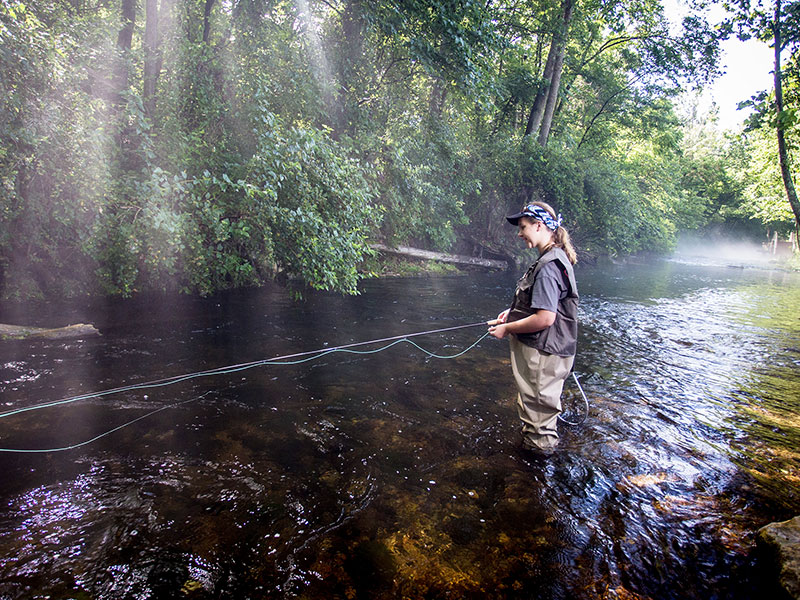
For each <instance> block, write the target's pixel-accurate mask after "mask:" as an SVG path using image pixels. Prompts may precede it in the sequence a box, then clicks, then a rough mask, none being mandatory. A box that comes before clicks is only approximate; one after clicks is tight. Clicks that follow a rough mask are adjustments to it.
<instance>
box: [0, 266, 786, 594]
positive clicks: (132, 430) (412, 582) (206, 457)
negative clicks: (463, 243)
mask: <svg viewBox="0 0 800 600" xmlns="http://www.w3.org/2000/svg"><path fill="white" fill-rule="evenodd" d="M576 273H577V277H578V283H579V287H580V292H581V296H582V298H581V307H580V319H581V330H580V339H579V351H578V357H577V360H576V366H575V371H576V374H577V376H578V377H579V380H580V382H581V384H582V386H583V389H584V391H585V392H586V395H587V397H588V400H589V404H590V406H589V411H588V415H586V420H585V421H584V422H582V423H580V424H578V425H567V424H564V423H562V424H561V425H560V433H561V444H560V446H559V448H558V450H557V451H556V453H555V454H553V455H551V456H547V457H540V456H535V455H531V454H529V453H527V452H526V451H524V450H522V449H521V448H520V444H519V442H520V438H519V424H518V419H517V416H516V409H515V405H514V402H515V389H514V384H513V380H512V378H511V373H510V365H509V357H508V344H507V342H506V341H500V340H495V339H493V338H491V337H487V338H484V339H480V338H481V336H483V335H484V333H485V327H481V326H478V327H472V328H464V329H459V330H453V331H447V332H444V333H437V334H430V335H426V336H419V337H415V338H413V340H414V342H415V343H417V344H419V345H420V346H422V347H424V348H426V349H427V350H429V351H431V352H433V353H436V354H438V355H442V356H444V355H454V354H457V353H459V352H460V351H462V350H464V349H465V348H467V347H468V346H469V345H470V344H473V343H474V342H476V341H478V340H479V339H480V341H479V342H478V343H477V345H476V346H475V347H474V348H472V349H471V350H470V351H468V352H466V353H465V354H463V355H462V356H459V357H458V358H453V359H440V358H432V357H430V356H428V355H427V354H425V353H423V352H422V351H420V350H419V349H418V348H416V347H414V346H413V345H411V344H408V343H405V342H402V343H398V344H395V345H393V346H391V347H389V348H386V349H385V350H383V351H381V352H377V353H372V354H366V353H365V354H353V353H338V352H337V353H331V354H326V355H324V356H322V357H320V358H318V359H316V360H311V361H307V362H302V363H299V364H283V365H261V366H257V367H253V368H247V369H242V370H234V371H231V372H225V373H220V374H215V375H208V376H198V377H193V378H189V379H185V380H182V381H178V382H168V383H169V385H160V386H157V387H146V388H142V387H136V386H137V384H143V383H147V382H153V381H159V380H162V379H165V378H170V377H175V376H180V375H183V374H189V373H199V372H203V371H206V370H210V369H217V368H219V367H224V366H229V365H242V364H244V363H249V362H250V361H259V360H263V359H268V358H272V357H277V356H285V355H289V354H294V353H302V352H307V351H311V350H317V349H322V348H331V347H335V346H340V345H346V344H353V343H357V342H362V341H367V340H372V339H379V338H388V337H393V336H400V335H403V334H409V333H416V332H421V331H429V330H437V329H444V328H449V327H454V326H458V325H463V324H472V323H476V322H480V321H484V320H486V319H491V318H494V317H495V316H496V315H497V313H499V312H500V311H501V310H502V309H503V308H504V307H505V306H506V305H507V302H508V300H509V296H510V293H511V291H512V289H513V285H514V280H515V277H516V276H517V275H518V274H517V273H511V272H509V273H502V274H469V275H461V276H451V277H437V278H413V279H411V278H409V279H406V278H397V279H381V280H371V281H366V282H364V283H363V285H362V286H361V290H362V293H361V295H359V296H356V297H341V296H337V295H333V294H324V293H311V294H308V295H307V297H306V298H305V299H304V300H302V301H293V300H292V299H291V297H290V296H289V295H288V294H287V293H286V292H285V291H284V290H282V289H280V288H277V287H272V286H268V287H265V288H262V289H257V290H240V291H235V292H229V293H225V294H219V295H217V296H214V297H210V298H205V299H196V298H194V299H193V298H186V297H161V296H158V297H155V296H149V297H137V298H135V299H132V300H107V301H93V302H91V303H85V304H77V303H66V302H65V303H63V304H60V305H56V304H51V305H48V306H30V305H27V306H20V305H5V306H3V307H2V311H3V317H2V318H1V319H0V320H1V321H3V322H8V323H16V324H25V325H40V326H59V325H66V324H69V323H75V322H91V323H94V324H95V325H96V326H97V327H98V329H99V330H100V331H101V333H102V335H101V336H100V337H94V338H87V339H84V340H69V341H65V340H62V341H42V340H39V341H35V340H29V341H5V342H2V343H1V345H0V447H2V448H3V449H6V450H8V449H25V450H43V449H51V450H53V451H49V452H34V453H22V452H2V453H0V471H2V478H1V479H0V598H2V599H3V600H6V599H8V600H11V599H17V598H19V599H22V598H26V599H27V598H58V599H62V598H63V599H66V598H74V599H84V598H87V599H88V598H92V599H97V600H101V599H102V600H106V599H108V600H111V599H114V600H116V599H136V600H141V599H146V598H153V599H161V598H190V599H191V598H197V599H206V598H209V599H210V598H237V599H247V598H252V599H258V598H343V599H350V600H352V599H354V598H378V599H383V598H386V599H389V598H409V599H415V598H445V597H448V598H531V597H536V598H539V599H584V598H585V599H600V598H602V599H606V598H609V599H610V598H623V599H649V598H652V599H658V600H667V599H671V598H675V599H678V598H681V599H687V598H697V599H701V598H702V599H703V600H707V599H712V598H732V599H746V598H748V599H749V598H753V597H768V596H769V595H770V594H771V592H772V590H773V588H772V583H771V581H770V580H769V578H768V577H766V576H764V573H765V569H764V568H763V565H761V564H760V563H759V561H758V555H757V553H755V552H754V547H755V532H756V531H757V529H758V528H759V527H761V526H763V525H765V524H767V523H769V522H771V521H778V520H784V519H787V518H790V517H792V516H795V515H796V514H797V513H798V512H800V511H798V506H800V468H799V467H800V450H798V448H800V418H798V413H799V412H800V377H798V367H799V366H800V274H797V273H791V272H785V271H780V270H771V269H768V268H749V267H746V266H741V265H738V266H737V265H734V266H730V265H710V264H703V263H700V262H696V261H694V262H688V261H683V262H682V261H678V260H662V261H654V262H648V263H642V264H631V263H629V264H625V265H609V266H603V267H580V266H579V268H578V269H577V272H576ZM385 345H386V344H376V345H365V346H359V347H358V350H360V351H368V350H373V349H377V348H380V347H382V346H385ZM118 387H126V388H127V389H124V390H122V391H119V392H117V393H114V394H108V395H102V396H96V397H90V398H86V399H82V400H77V401H72V399H73V398H74V397H76V396H80V395H85V394H90V393H91V392H98V391H102V390H110V389H115V388H118ZM60 400H67V402H63V403H60V404H55V405H53V406H50V407H47V408H37V409H35V410H29V411H25V412H17V411H19V409H21V408H28V407H30V408H35V407H39V406H41V405H42V404H45V403H52V402H56V401H60ZM564 402H565V406H566V407H567V409H568V410H567V415H566V416H567V417H568V418H570V419H572V420H574V421H576V422H577V421H580V420H581V418H582V417H583V405H582V404H581V400H580V394H579V393H578V390H577V387H576V386H575V385H574V382H572V381H571V382H570V385H569V386H568V388H567V389H566V390H565V395H564ZM11 413H14V414H11ZM95 438H97V439H95ZM90 440H94V441H90ZM84 442H88V443H84ZM81 444H82V445H81ZM68 448H71V449H68Z"/></svg>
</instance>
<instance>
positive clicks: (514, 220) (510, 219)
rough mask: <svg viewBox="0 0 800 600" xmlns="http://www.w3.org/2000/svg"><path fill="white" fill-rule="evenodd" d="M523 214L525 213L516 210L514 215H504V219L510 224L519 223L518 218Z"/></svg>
mask: <svg viewBox="0 0 800 600" xmlns="http://www.w3.org/2000/svg"><path fill="white" fill-rule="evenodd" d="M524 216H525V213H521V212H518V213H517V214H515V215H509V216H507V217H506V221H508V222H509V223H511V224H512V225H519V220H520V219H521V218H522V217H524Z"/></svg>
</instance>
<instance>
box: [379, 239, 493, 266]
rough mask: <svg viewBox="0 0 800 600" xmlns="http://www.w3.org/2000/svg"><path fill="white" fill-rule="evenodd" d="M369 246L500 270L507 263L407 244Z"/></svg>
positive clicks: (383, 250) (423, 257)
mask: <svg viewBox="0 0 800 600" xmlns="http://www.w3.org/2000/svg"><path fill="white" fill-rule="evenodd" d="M371 247H372V248H373V249H374V250H378V251H379V252H388V253H389V254H398V255H400V256H408V257H410V258H419V259H422V260H435V261H437V262H445V263H451V264H458V265H469V266H474V267H483V268H486V269H498V270H500V271H505V270H506V269H507V268H508V263H507V262H505V261H503V260H491V259H488V258H476V257H474V256H463V255H460V254H444V253H442V252H432V251H431V250H421V249H420V248H411V247H409V246H397V247H396V248H391V247H389V246H386V245H385V244H371Z"/></svg>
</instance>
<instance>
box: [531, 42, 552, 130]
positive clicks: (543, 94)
mask: <svg viewBox="0 0 800 600" xmlns="http://www.w3.org/2000/svg"><path fill="white" fill-rule="evenodd" d="M557 37H558V36H557V35H553V41H552V42H551V43H550V51H549V52H548V53H547V62H545V65H544V73H543V74H542V80H543V83H542V85H541V87H540V88H539V90H538V91H537V92H536V98H534V100H533V106H532V107H531V112H530V114H529V115H528V124H527V125H526V126H525V135H531V134H532V133H533V132H534V131H539V125H541V123H542V116H543V115H544V107H545V104H546V102H547V90H548V88H549V86H550V80H551V79H552V78H553V66H554V65H555V62H556V52H557V51H556V38H557Z"/></svg>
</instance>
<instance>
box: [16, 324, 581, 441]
mask: <svg viewBox="0 0 800 600" xmlns="http://www.w3.org/2000/svg"><path fill="white" fill-rule="evenodd" d="M479 325H483V326H486V322H485V321H481V322H479V323H470V324H469V325H457V326H455V327H445V328H442V329H433V330H429V331H420V332H418V333H409V334H405V335H398V336H394V337H388V338H381V339H377V340H369V341H366V342H355V343H352V344H345V345H342V346H336V347H333V348H322V349H319V350H311V351H308V352H299V353H296V354H287V355H285V356H278V357H275V358H270V359H265V360H256V361H252V362H247V363H240V364H236V365H228V366H226V367H218V368H216V369H210V370H206V371H196V372H194V373H186V374H183V375H175V376H173V377H166V378H164V379H158V380H154V381H147V382H144V383H136V384H132V385H126V386H122V387H116V388H112V389H108V390H103V391H100V392H90V393H87V394H80V395H77V396H70V397H68V398H62V399H61V400H55V401H53V402H46V403H43V404H37V405H34V406H26V407H23V408H17V409H14V410H9V411H7V412H4V413H0V419H5V418H8V417H11V416H14V415H18V414H21V413H25V412H30V411H34V410H42V409H45V408H51V407H54V406H64V405H67V404H72V403H74V402H79V401H81V400H88V399H90V398H102V397H104V396H110V395H112V394H121V393H123V392H132V391H136V390H149V389H154V388H160V387H165V386H169V385H174V384H176V383H181V382H183V381H189V380H191V379H197V378H200V377H211V376H213V375H228V374H231V373H238V372H240V371H245V370H248V369H253V368H256V367H262V366H278V365H287V366H288V365H299V364H303V363H306V362H310V361H313V360H317V359H319V358H322V357H323V356H328V355H330V354H334V353H337V352H343V353H347V354H358V355H368V354H377V353H378V352H383V351H384V350H388V349H389V348H392V347H393V346H396V345H397V344H402V343H406V344H410V345H411V346H413V347H415V348H416V349H417V350H419V351H421V352H423V353H424V354H426V355H427V356H429V357H430V358H438V359H441V360H450V359H454V358H458V357H460V356H463V355H464V354H466V353H467V352H469V351H470V350H472V349H473V348H474V347H475V346H477V345H478V344H480V343H481V342H482V341H483V340H484V339H486V337H487V336H488V335H489V333H488V332H487V333H484V334H483V335H482V336H480V337H479V338H478V339H477V340H475V341H474V342H472V344H470V345H469V346H467V347H466V348H464V349H463V350H461V351H460V352H457V353H455V354H451V355H442V354H437V353H435V352H431V351H430V350H427V349H425V348H423V347H422V346H420V345H419V344H417V343H416V342H413V341H412V340H410V339H409V338H412V337H418V336H422V335H430V334H434V333H443V332H446V331H453V330H456V329H465V328H469V327H477V326H479ZM381 342H389V343H388V344H386V345H384V346H381V347H380V348H374V349H372V350H354V348H356V347H358V346H366V345H369V344H377V343H381ZM572 376H573V378H574V379H575V383H576V384H577V386H578V389H579V391H580V393H581V396H582V398H583V403H584V405H585V411H584V413H583V418H582V419H580V420H579V421H568V420H566V419H563V418H562V417H561V416H560V415H559V419H561V421H562V422H564V423H566V424H567V425H580V424H581V423H583V422H584V421H585V420H586V417H587V416H588V413H589V402H588V400H587V399H586V394H585V393H584V392H583V388H582V387H581V384H580V382H579V381H578V378H577V377H576V376H575V373H574V372H573V373H572ZM209 393H210V392H206V393H205V394H202V395H200V396H197V397H195V398H190V399H189V400H183V401H181V402H175V403H172V404H169V405H167V406H162V407H160V408H157V409H155V410H152V411H150V412H148V413H145V414H143V415H140V416H139V417H136V418H135V419H132V420H130V421H127V422H126V423H123V424H122V425H119V426H117V427H114V428H113V429H109V430H108V431H105V432H103V433H101V434H99V435H97V436H95V437H93V438H91V439H88V440H85V441H83V442H79V443H76V444H71V445H69V446H63V447H60V448H30V449H28V448H0V452H8V453H18V454H34V453H47V452H64V451H66V450H74V449H75V448H80V447H82V446H86V445H88V444H91V443H93V442H96V441H97V440H99V439H101V438H104V437H107V436H109V435H111V434H113V433H115V432H117V431H119V430H121V429H124V428H125V427H128V426H130V425H133V424H134V423H137V422H139V421H142V420H144V419H146V418H148V417H151V416H153V415H155V414H157V413H159V412H162V411H165V410H168V409H170V408H176V407H178V406H182V405H184V404H188V403H190V402H195V401H197V400H200V399H202V398H204V397H205V396H206V395H208V394H209Z"/></svg>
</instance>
